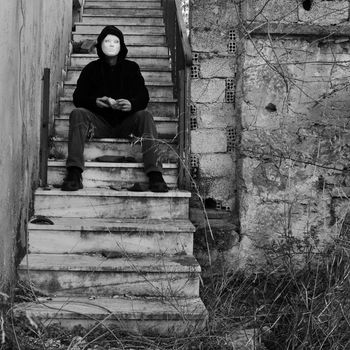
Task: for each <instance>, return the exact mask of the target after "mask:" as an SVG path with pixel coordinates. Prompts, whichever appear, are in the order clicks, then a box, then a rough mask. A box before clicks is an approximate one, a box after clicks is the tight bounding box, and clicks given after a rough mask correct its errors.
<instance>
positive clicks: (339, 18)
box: [298, 0, 349, 25]
mask: <svg viewBox="0 0 350 350" xmlns="http://www.w3.org/2000/svg"><path fill="white" fill-rule="evenodd" d="M298 14H299V20H300V21H302V22H308V23H313V24H321V25H327V24H339V23H342V22H345V21H347V19H348V18H349V2H348V1H347V0H340V1H339V0H338V1H324V0H314V1H313V4H312V6H311V9H310V10H309V11H306V10H305V9H304V7H303V5H302V4H300V5H299V7H298Z"/></svg>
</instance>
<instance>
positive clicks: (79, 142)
mask: <svg viewBox="0 0 350 350" xmlns="http://www.w3.org/2000/svg"><path fill="white" fill-rule="evenodd" d="M131 134H132V135H134V136H136V137H139V138H140V139H141V144H142V154H143V162H144V169H145V173H146V174H147V173H149V172H150V171H160V172H161V171H162V166H161V162H160V161H159V157H158V154H157V149H158V147H157V142H156V139H157V130H156V126H155V124H154V121H153V117H152V114H151V113H149V112H147V111H138V112H136V113H134V114H131V115H130V116H128V117H126V118H125V119H124V120H122V121H121V122H120V123H118V124H116V125H115V126H111V125H110V124H109V123H107V122H106V121H105V120H104V119H103V118H102V117H101V116H99V115H96V114H95V113H92V112H91V111H89V110H87V109H85V108H76V109H74V110H73V111H72V112H71V114H70V117H69V134H68V158H67V163H66V166H67V168H68V167H71V166H75V167H78V168H80V169H82V170H84V155H83V154H84V146H85V141H86V140H87V136H88V135H89V136H92V137H96V138H128V137H129V136H130V135H131Z"/></svg>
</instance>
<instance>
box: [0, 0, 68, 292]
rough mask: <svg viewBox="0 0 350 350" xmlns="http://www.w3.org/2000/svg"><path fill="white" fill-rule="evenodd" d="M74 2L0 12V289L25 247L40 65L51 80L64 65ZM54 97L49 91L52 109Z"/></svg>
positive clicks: (44, 0) (10, 6)
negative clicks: (48, 72)
mask: <svg viewBox="0 0 350 350" xmlns="http://www.w3.org/2000/svg"><path fill="white" fill-rule="evenodd" d="M71 17H72V0H60V1H56V0H33V1H24V0H22V1H21V0H4V1H3V2H2V4H1V11H0V29H1V35H0V46H1V47H2V48H3V49H4V50H5V51H4V52H5V53H6V54H3V55H2V56H1V57H0V105H1V106H2V115H1V128H0V144H1V145H0V159H1V180H0V181H1V183H0V186H1V188H2V191H0V222H1V229H0V291H1V292H4V293H7V292H9V291H10V290H11V288H10V287H11V285H12V284H13V283H14V280H15V263H16V258H17V259H18V256H19V254H20V251H21V249H24V247H25V245H26V224H27V220H28V217H29V216H30V208H31V202H32V193H33V189H34V187H35V185H36V183H37V182H38V156H39V141H40V140H39V135H40V118H41V103H42V92H41V91H42V90H41V89H42V81H41V79H42V76H43V69H44V67H49V68H51V69H52V76H51V80H52V82H53V84H55V82H57V81H58V79H59V78H60V76H61V72H62V68H63V66H64V58H65V54H66V53H67V46H68V41H69V37H70V33H71ZM54 101H55V96H53V95H52V101H51V106H52V109H53V105H54Z"/></svg>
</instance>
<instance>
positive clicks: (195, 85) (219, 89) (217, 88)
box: [191, 79, 225, 103]
mask: <svg viewBox="0 0 350 350" xmlns="http://www.w3.org/2000/svg"><path fill="white" fill-rule="evenodd" d="M191 99H192V101H193V102H195V103H196V102H201V103H218V102H224V101H225V79H195V80H192V83H191Z"/></svg>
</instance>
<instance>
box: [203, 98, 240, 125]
mask: <svg viewBox="0 0 350 350" xmlns="http://www.w3.org/2000/svg"><path fill="white" fill-rule="evenodd" d="M196 107H197V116H198V117H199V118H198V119H199V126H200V127H202V128H225V127H226V126H231V125H235V122H236V120H235V110H234V106H233V104H230V103H205V104H204V103H197V104H196Z"/></svg>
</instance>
